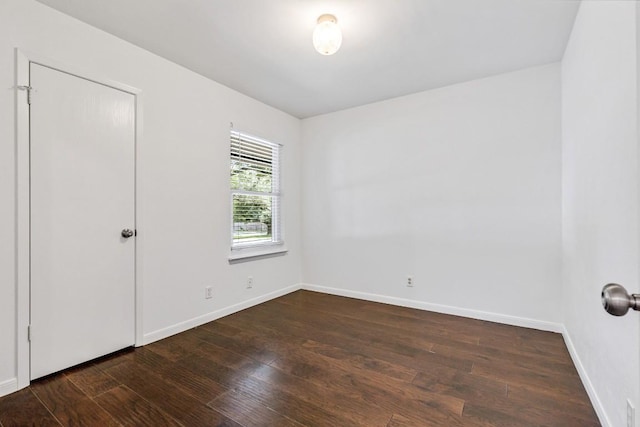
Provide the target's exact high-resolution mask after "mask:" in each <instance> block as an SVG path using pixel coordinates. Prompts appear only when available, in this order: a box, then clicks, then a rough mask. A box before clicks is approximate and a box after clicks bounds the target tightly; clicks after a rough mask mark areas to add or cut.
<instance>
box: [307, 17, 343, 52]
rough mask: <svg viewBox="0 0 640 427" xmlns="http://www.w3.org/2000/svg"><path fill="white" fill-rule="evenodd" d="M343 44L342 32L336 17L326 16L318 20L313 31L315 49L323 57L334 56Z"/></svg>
mask: <svg viewBox="0 0 640 427" xmlns="http://www.w3.org/2000/svg"><path fill="white" fill-rule="evenodd" d="M341 44H342V31H340V27H338V20H337V19H336V17H335V16H333V15H329V14H325V15H320V17H319V18H318V25H316V29H315V30H313V47H315V48H316V50H317V51H318V52H319V53H321V54H322V55H333V54H334V53H336V52H337V51H338V49H340V45H341Z"/></svg>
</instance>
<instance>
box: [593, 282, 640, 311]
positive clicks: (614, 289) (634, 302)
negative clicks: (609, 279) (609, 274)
mask: <svg viewBox="0 0 640 427" xmlns="http://www.w3.org/2000/svg"><path fill="white" fill-rule="evenodd" d="M601 297H602V306H603V307H604V309H605V310H606V311H607V313H609V314H611V315H612V316H624V315H625V314H627V311H629V309H630V308H632V309H634V310H640V294H632V295H629V293H628V292H627V290H626V289H625V288H624V287H623V286H621V285H618V284H617V283H609V284H608V285H605V286H604V287H603V288H602V295H601Z"/></svg>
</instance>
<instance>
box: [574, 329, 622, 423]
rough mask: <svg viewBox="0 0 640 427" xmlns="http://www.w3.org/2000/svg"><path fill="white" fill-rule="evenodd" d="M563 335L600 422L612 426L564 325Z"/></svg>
mask: <svg viewBox="0 0 640 427" xmlns="http://www.w3.org/2000/svg"><path fill="white" fill-rule="evenodd" d="M562 337H563V338H564V343H565V345H566V346H567V349H568V350H569V354H570V355H571V360H573V364H574V365H575V367H576V370H577V371H578V375H579V376H580V379H581V380H582V385H584V388H585V390H586V391H587V394H588V395H589V399H590V400H591V405H592V406H593V409H594V410H595V411H596V414H597V415H598V419H599V420H600V424H602V426H603V427H612V426H613V425H612V424H611V421H610V420H609V417H608V416H607V413H606V412H605V410H604V406H603V405H602V402H601V401H600V399H599V398H598V393H596V389H595V388H594V387H593V384H592V383H591V379H590V378H589V375H588V374H587V371H586V370H585V369H584V365H583V364H582V360H580V356H578V352H577V351H576V348H575V346H574V345H573V341H572V340H571V335H569V331H568V330H567V328H566V327H564V326H563V327H562Z"/></svg>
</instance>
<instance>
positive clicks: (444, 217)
mask: <svg viewBox="0 0 640 427" xmlns="http://www.w3.org/2000/svg"><path fill="white" fill-rule="evenodd" d="M303 141H304V150H303V172H302V176H303V188H304V191H303V197H302V212H303V217H304V226H303V276H302V278H303V281H304V282H306V283H308V284H311V285H316V286H321V287H329V288H335V289H330V290H329V291H330V292H338V293H343V294H349V295H354V296H364V297H372V294H374V295H378V296H380V295H381V296H384V297H393V298H400V299H403V300H394V301H395V302H399V303H401V304H409V305H414V306H421V307H426V308H430V309H435V310H442V311H449V312H455V313H461V314H464V315H469V316H476V317H482V318H490V319H496V320H501V321H505V322H508V323H515V324H526V325H529V326H536V327H541V328H550V329H554V328H556V329H557V327H558V324H557V323H556V322H559V321H560V319H561V315H560V301H558V299H557V295H558V289H559V287H560V280H561V261H560V260H561V255H560V254H561V200H560V192H561V186H560V175H561V171H560V165H561V162H560V159H561V155H560V153H561V144H560V70H559V65H558V64H551V65H547V66H542V67H537V68H531V69H526V70H523V71H518V72H513V73H509V74H503V75H499V76H495V77H490V78H486V79H482V80H476V81H471V82H468V83H463V84H458V85H454V86H449V87H445V88H442V89H437V90H432V91H427V92H422V93H417V94H413V95H409V96H405V97H401V98H397V99H392V100H388V101H384V102H379V103H376V104H371V105H366V106H362V107H358V108H353V109H349V110H345V111H341V112H337V113H332V114H327V115H324V116H318V117H315V118H310V119H306V120H304V121H303ZM407 275H413V276H414V282H415V285H414V287H413V288H408V287H407V286H406V285H405V280H406V276H407ZM325 290H326V289H325ZM376 298H378V297H376ZM378 299H380V298H378ZM383 299H384V298H383ZM386 299H387V300H389V298H386ZM442 305H444V306H451V307H455V308H451V307H449V308H447V307H442ZM509 316H511V317H509ZM548 322H551V323H548Z"/></svg>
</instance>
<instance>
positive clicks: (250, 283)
mask: <svg viewBox="0 0 640 427" xmlns="http://www.w3.org/2000/svg"><path fill="white" fill-rule="evenodd" d="M251 288H253V276H249V277H247V289H251Z"/></svg>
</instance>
